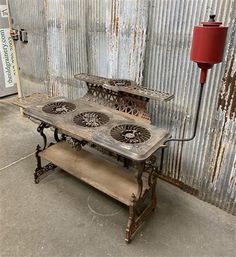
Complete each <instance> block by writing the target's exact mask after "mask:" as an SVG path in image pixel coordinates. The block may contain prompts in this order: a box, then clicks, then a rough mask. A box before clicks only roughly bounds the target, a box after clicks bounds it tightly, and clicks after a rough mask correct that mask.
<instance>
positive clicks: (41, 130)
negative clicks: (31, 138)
mask: <svg viewBox="0 0 236 257" xmlns="http://www.w3.org/2000/svg"><path fill="white" fill-rule="evenodd" d="M49 127H50V125H49V124H47V123H45V122H41V123H40V125H39V126H38V128H37V131H38V132H39V133H40V135H41V136H42V137H43V143H44V144H43V150H44V149H45V148H46V146H47V137H46V135H45V134H44V132H43V130H44V129H45V128H49Z"/></svg>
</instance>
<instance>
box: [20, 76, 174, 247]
mask: <svg viewBox="0 0 236 257" xmlns="http://www.w3.org/2000/svg"><path fill="white" fill-rule="evenodd" d="M75 78H77V79H79V80H82V81H85V82H86V83H87V88H88V91H87V94H86V95H85V96H84V97H82V99H79V101H78V102H74V103H75V104H76V105H77V108H78V109H82V110H80V112H81V113H82V112H83V111H84V110H83V107H84V105H85V103H87V104H88V107H86V108H87V109H88V110H87V111H90V109H93V110H94V109H95V110H96V111H100V110H101V111H104V112H107V113H110V114H111V116H112V117H115V118H116V119H118V120H119V122H117V123H115V125H119V124H126V123H128V124H136V125H139V126H141V127H144V128H148V130H150V133H151V134H152V138H151V139H149V140H148V141H147V142H144V143H136V144H124V143H122V142H118V141H116V145H115V141H113V144H111V143H110V142H109V140H111V139H112V137H110V138H109V139H108V143H107V142H106V136H105V134H106V133H107V131H108V130H109V129H110V127H109V126H111V125H113V123H111V125H108V126H106V125H105V126H101V127H98V128H92V129H95V132H94V134H93V133H91V131H92V130H91V128H85V127H79V130H80V133H77V132H76V131H77V130H78V127H77V128H76V129H77V130H76V129H75V127H74V126H76V124H74V125H68V124H67V123H68V122H67V121H65V120H63V117H67V118H68V120H69V119H71V120H72V118H69V117H71V115H72V114H73V115H74V116H76V114H77V113H76V112H74V111H70V112H68V113H67V114H62V115H60V114H56V115H55V116H53V114H48V113H47V114H45V113H43V112H42V107H41V105H40V104H42V103H40V102H37V101H36V102H35V103H33V104H30V105H28V106H27V108H25V110H24V113H25V115H26V116H28V117H29V118H33V119H36V120H38V121H40V125H39V126H38V128H37V131H38V133H39V134H40V135H41V136H42V138H43V146H40V145H37V147H36V153H35V156H36V160H37V166H36V169H35V171H34V180H35V183H36V184H38V183H39V182H40V181H41V180H42V179H43V178H45V177H46V176H47V175H49V174H50V173H52V171H53V170H54V169H55V168H56V167H60V168H62V169H63V170H65V171H66V172H68V173H70V174H72V175H73V176H75V177H77V178H79V179H80V180H82V181H84V182H86V183H88V184H89V185H91V186H93V187H95V188H97V189H98V190H100V191H102V192H104V193H106V194H108V195H109V196H111V197H113V198H115V199H116V200H118V201H120V202H121V203H123V204H125V205H127V206H128V207H129V217H128V223H127V226H126V233H125V241H126V242H127V243H129V242H130V241H131V239H132V238H133V235H134V234H135V232H136V231H137V229H138V228H139V227H140V225H141V224H142V223H143V221H144V220H145V219H146V217H147V216H148V215H149V214H150V213H151V212H152V211H154V210H155V208H156V193H155V190H156V180H157V172H158V168H157V165H156V155H155V153H156V152H157V151H159V150H161V149H163V148H164V147H165V145H164V142H165V141H166V140H167V139H169V138H170V134H169V133H168V132H166V131H164V130H162V129H158V128H156V127H155V126H152V125H150V116H149V114H148V112H147V103H148V101H149V99H151V98H152V99H156V100H161V101H168V100H170V99H172V98H173V95H169V94H168V93H164V92H155V91H152V90H148V89H145V88H141V87H138V86H137V85H136V84H135V82H133V81H129V80H111V79H107V78H101V77H97V76H90V75H87V74H79V75H75ZM47 100H48V99H47ZM60 100H63V101H66V100H65V99H60V98H59V99H57V98H56V99H53V101H60ZM49 102H50V101H49ZM72 102H73V101H72ZM44 104H48V101H45V102H44ZM18 105H20V104H18ZM20 106H21V107H24V106H22V105H20ZM99 108H100V109H99ZM55 117H56V118H55ZM61 117H62V118H61ZM111 122H112V121H111ZM64 123H65V124H64ZM72 123H73V120H72ZM108 123H110V121H109V122H108ZM45 129H52V130H54V141H55V142H50V143H48V140H47V136H46V134H45V133H44V130H45ZM123 146H124V147H123ZM135 151H136V152H135ZM42 158H43V159H45V160H47V161H48V164H46V165H44V166H43V165H42ZM98 175H99V176H98Z"/></svg>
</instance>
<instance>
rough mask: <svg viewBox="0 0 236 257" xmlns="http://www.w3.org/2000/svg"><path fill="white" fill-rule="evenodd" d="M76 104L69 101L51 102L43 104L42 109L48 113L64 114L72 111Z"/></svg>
mask: <svg viewBox="0 0 236 257" xmlns="http://www.w3.org/2000/svg"><path fill="white" fill-rule="evenodd" d="M75 109H76V105H75V104H73V103H70V102H62V101H61V102H53V103H48V104H46V105H44V106H43V108H42V110H43V111H44V112H46V113H50V114H66V113H68V112H71V111H74V110H75Z"/></svg>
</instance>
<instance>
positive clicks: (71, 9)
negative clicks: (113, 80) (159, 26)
mask: <svg viewBox="0 0 236 257" xmlns="http://www.w3.org/2000/svg"><path fill="white" fill-rule="evenodd" d="M46 10H47V19H48V26H47V29H48V32H47V33H48V60H49V74H50V89H51V94H52V95H58V94H60V95H64V96H69V97H72V98H73V97H78V96H79V95H80V94H82V92H80V90H79V88H78V87H76V84H77V83H78V82H76V81H75V80H74V79H73V75H74V74H76V73H79V72H87V73H90V74H94V75H100V76H108V77H122V78H129V79H133V80H136V81H137V82H141V81H142V72H140V71H142V70H143V60H144V51H145V42H146V41H145V40H146V28H147V12H148V1H147V0H145V1H137V0H133V1H125V0H119V1H93V0H89V1H84V0H83V1H65V0H51V1H46Z"/></svg>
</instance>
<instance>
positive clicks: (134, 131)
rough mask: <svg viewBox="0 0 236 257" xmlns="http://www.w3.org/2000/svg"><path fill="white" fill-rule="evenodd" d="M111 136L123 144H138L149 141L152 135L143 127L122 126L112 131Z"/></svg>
mask: <svg viewBox="0 0 236 257" xmlns="http://www.w3.org/2000/svg"><path fill="white" fill-rule="evenodd" d="M111 136H112V137H113V138H114V139H115V140H117V141H120V142H122V143H128V144H138V143H143V142H145V141H147V140H148V139H149V138H150V137H151V133H150V132H149V131H148V130H147V129H146V128H143V127H141V126H137V125H134V124H122V125H118V126H116V127H114V128H112V129H111Z"/></svg>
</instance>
